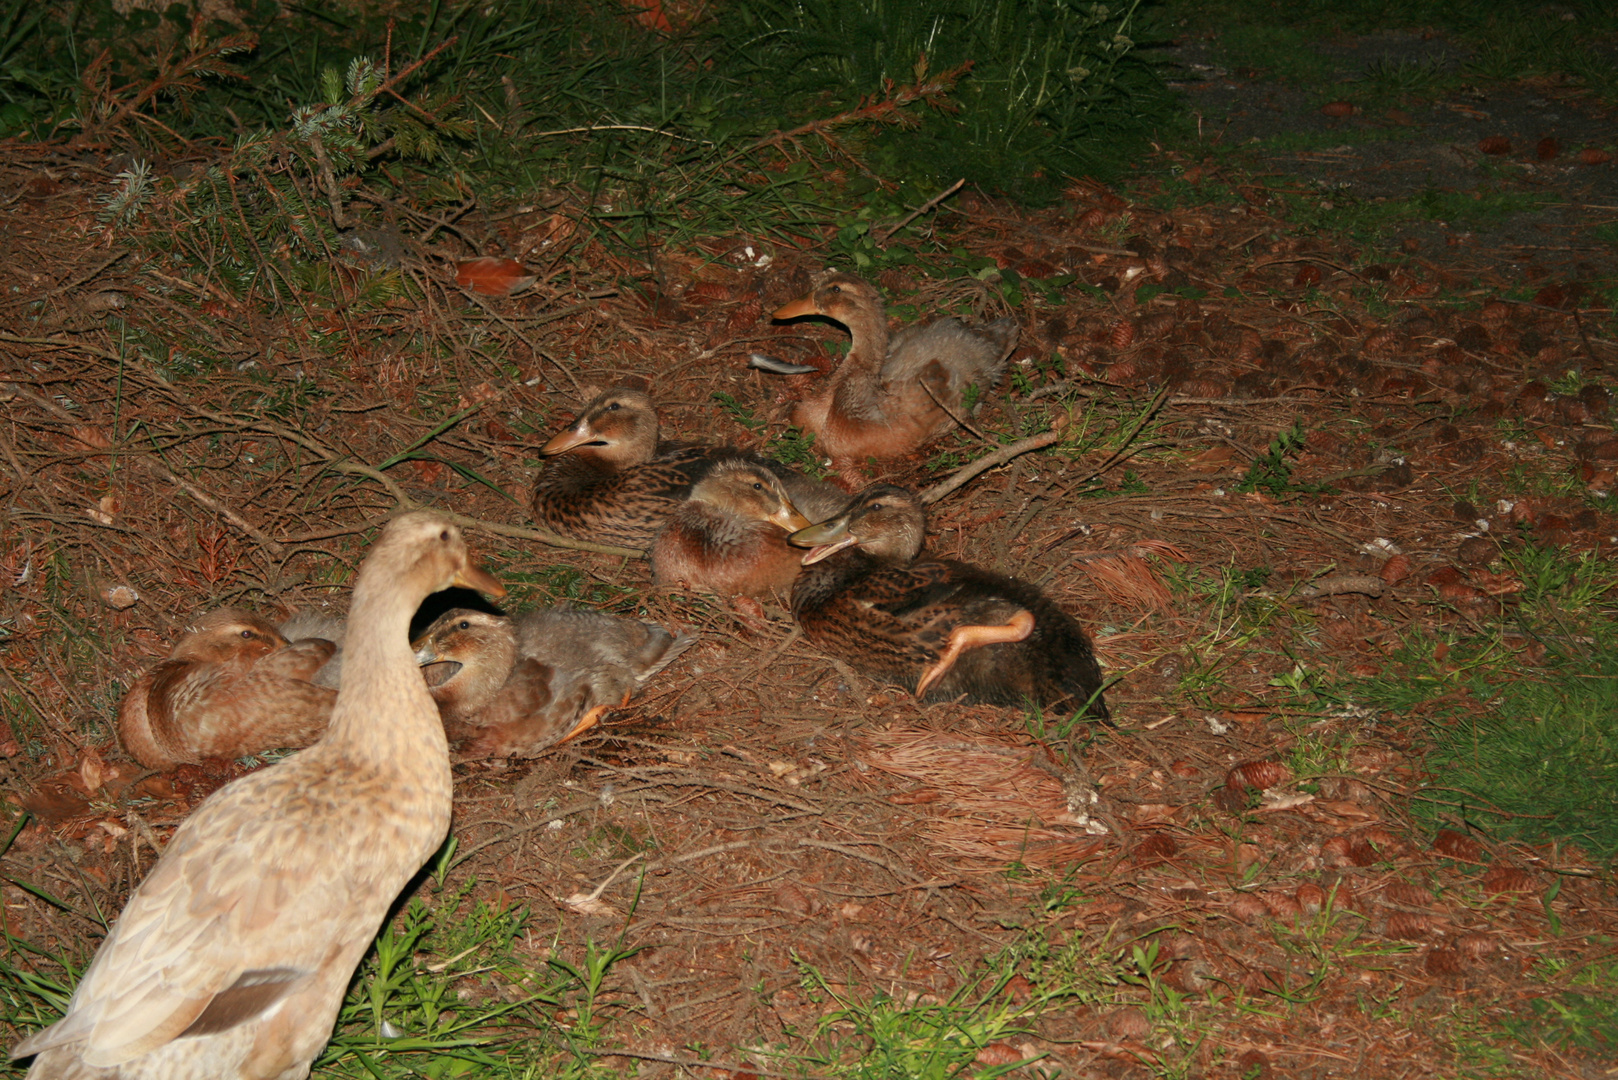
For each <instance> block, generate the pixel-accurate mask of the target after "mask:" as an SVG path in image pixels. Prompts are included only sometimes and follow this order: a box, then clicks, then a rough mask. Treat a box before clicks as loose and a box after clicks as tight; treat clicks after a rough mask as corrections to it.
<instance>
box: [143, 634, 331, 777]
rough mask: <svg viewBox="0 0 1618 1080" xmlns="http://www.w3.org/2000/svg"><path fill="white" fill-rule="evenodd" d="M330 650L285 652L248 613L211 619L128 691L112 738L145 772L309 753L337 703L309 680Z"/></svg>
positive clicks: (321, 644) (301, 644) (290, 648)
mask: <svg viewBox="0 0 1618 1080" xmlns="http://www.w3.org/2000/svg"><path fill="white" fill-rule="evenodd" d="M335 650H336V646H335V645H333V644H332V643H331V642H329V641H314V640H308V641H298V642H296V643H289V642H288V641H287V639H286V638H285V637H284V636H283V635H282V634H281V632H280V631H279V630H277V629H276V628H275V626H274V625H272V624H271V623H270V622H269V621H267V620H265V619H263V618H261V617H260V616H258V615H255V614H253V613H252V612H250V611H243V610H241V609H240V608H220V609H219V610H218V611H210V612H209V613H208V614H206V615H204V616H202V618H200V619H198V620H197V621H196V622H195V623H194V624H193V625H191V626H190V627H188V628H187V629H186V632H185V634H184V635H182V636H181V638H180V640H179V641H177V642H175V645H174V650H173V651H172V652H170V653H169V658H168V659H167V660H164V661H163V662H162V663H160V664H158V665H156V666H155V667H153V668H152V669H151V670H150V671H148V672H146V674H144V675H142V676H141V677H140V678H139V679H137V680H136V681H135V685H133V686H131V687H130V688H129V693H128V694H126V695H125V696H124V700H123V703H122V704H121V705H120V706H119V707H118V739H119V741H120V742H121V743H122V744H123V747H124V749H125V750H126V751H128V752H129V754H130V756H132V757H133V758H134V759H135V760H136V761H139V762H140V763H141V764H142V765H145V766H147V767H148V768H152V769H171V768H173V767H174V766H176V765H179V764H181V763H183V762H197V761H202V760H203V759H204V758H235V757H245V756H247V755H249V754H257V753H260V752H262V751H265V750H273V749H277V748H281V747H299V746H308V745H309V744H310V743H312V742H314V741H315V739H317V738H319V737H320V733H321V732H323V731H325V730H326V722H327V720H328V719H329V718H330V716H331V710H332V704H333V702H334V701H336V697H337V695H336V692H335V691H334V690H332V689H330V688H328V687H324V686H316V685H314V684H313V683H311V682H310V681H309V680H310V678H311V677H312V676H313V675H314V674H315V673H316V672H317V671H319V670H320V669H321V668H322V667H323V666H324V665H325V664H326V661H327V660H328V659H329V658H330V657H331V655H332V653H333V652H334V651H335Z"/></svg>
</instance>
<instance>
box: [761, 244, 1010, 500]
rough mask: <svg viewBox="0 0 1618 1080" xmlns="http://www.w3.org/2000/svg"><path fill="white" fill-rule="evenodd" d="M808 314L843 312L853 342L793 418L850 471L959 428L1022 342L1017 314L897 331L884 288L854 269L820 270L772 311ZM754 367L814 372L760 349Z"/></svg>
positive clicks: (839, 316)
mask: <svg viewBox="0 0 1618 1080" xmlns="http://www.w3.org/2000/svg"><path fill="white" fill-rule="evenodd" d="M807 315H820V316H823V317H825V318H828V319H835V320H836V321H837V322H840V323H842V324H843V325H844V326H846V327H848V332H849V336H850V338H851V339H852V340H851V341H850V343H849V349H848V355H847V356H845V357H844V358H843V361H842V363H840V364H839V365H838V366H837V369H836V370H835V371H833V372H832V373H831V375H830V376H829V377H828V378H827V379H826V381H825V383H824V384H822V385H821V386H820V387H819V388H818V389H817V391H816V392H815V394H814V396H813V397H810V398H807V399H805V400H803V401H800V402H798V404H797V406H796V407H795V408H794V410H793V414H792V422H793V423H794V424H796V425H798V426H799V427H801V428H803V429H804V430H805V431H810V432H813V433H814V435H815V445H816V446H817V447H818V448H819V449H820V450H821V451H822V452H824V453H825V454H827V455H828V456H830V457H831V459H832V462H833V464H834V465H836V466H837V468H838V469H839V470H840V471H842V472H844V473H847V472H848V470H849V468H850V467H851V466H852V465H853V464H855V463H858V462H863V461H864V460H865V459H866V458H878V459H882V458H896V457H903V456H904V455H905V454H908V453H910V452H911V451H913V450H915V449H917V448H918V447H921V446H924V445H926V444H927V443H929V442H931V441H932V440H933V439H936V438H938V437H939V436H940V435H943V434H944V433H945V432H947V431H949V430H950V429H952V428H953V427H955V426H956V418H957V417H960V416H963V415H965V414H966V413H967V412H969V411H971V410H970V407H969V406H968V405H967V394H968V388H969V387H976V388H977V389H976V393H977V394H978V395H979V396H980V397H981V396H982V395H984V394H987V393H988V392H989V391H990V390H992V389H993V388H994V385H995V384H996V383H997V382H999V381H1000V375H1001V373H1002V372H1004V371H1005V367H1006V361H1007V359H1009V358H1010V356H1011V352H1012V350H1013V349H1015V348H1016V347H1017V333H1018V327H1017V321H1016V320H1015V319H1011V318H1005V319H997V320H995V321H994V322H991V323H986V324H984V325H982V326H976V327H969V326H965V325H963V324H962V323H960V322H958V321H956V320H955V319H951V318H938V319H932V320H928V321H925V322H919V323H912V324H911V325H909V326H906V327H903V328H902V329H900V330H897V331H895V332H893V333H891V334H890V333H889V332H888V317H887V310H886V305H885V303H884V302H883V299H882V294H881V293H880V292H878V291H877V289H876V287H875V286H873V285H872V284H870V282H867V281H865V280H863V279H861V278H858V277H855V276H854V275H853V274H843V273H835V272H834V273H827V274H823V275H821V277H819V278H818V279H817V280H816V281H815V283H814V288H813V290H812V291H811V292H810V293H809V295H808V296H805V297H803V298H802V299H799V300H795V301H793V302H792V303H790V304H787V305H786V306H784V307H782V308H780V309H778V310H777V311H776V312H775V315H774V317H775V318H776V319H797V318H802V317H804V316H807ZM753 365H754V366H755V367H760V368H763V369H764V370H767V371H776V372H782V373H787V374H797V373H804V372H808V371H813V370H816V369H814V368H809V367H806V366H804V365H801V364H784V363H782V362H780V361H778V360H773V359H771V358H769V357H765V356H761V355H758V354H755V355H754V358H753ZM951 413H953V414H954V416H951Z"/></svg>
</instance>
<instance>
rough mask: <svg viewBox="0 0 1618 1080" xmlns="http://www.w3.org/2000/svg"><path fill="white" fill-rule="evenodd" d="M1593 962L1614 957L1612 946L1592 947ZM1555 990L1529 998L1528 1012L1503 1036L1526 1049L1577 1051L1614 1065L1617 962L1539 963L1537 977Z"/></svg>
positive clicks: (1507, 1027)
mask: <svg viewBox="0 0 1618 1080" xmlns="http://www.w3.org/2000/svg"><path fill="white" fill-rule="evenodd" d="M1586 947H1587V950H1588V953H1589V955H1592V956H1602V955H1605V956H1610V955H1611V954H1612V948H1613V942H1612V941H1611V940H1610V939H1597V940H1593V941H1590V942H1588V944H1587V946H1586ZM1534 974H1535V976H1536V977H1538V978H1540V979H1542V980H1544V981H1545V982H1546V983H1548V984H1549V985H1550V986H1552V987H1554V988H1555V989H1554V990H1553V992H1551V993H1547V994H1545V995H1544V996H1543V997H1535V998H1530V999H1529V1000H1528V1003H1527V1005H1528V1007H1527V1009H1526V1010H1524V1011H1523V1012H1521V1013H1520V1014H1519V1015H1517V1016H1515V1017H1512V1018H1510V1019H1508V1020H1507V1021H1506V1023H1505V1025H1504V1027H1505V1030H1506V1031H1507V1032H1508V1033H1510V1034H1511V1035H1512V1036H1513V1037H1515V1038H1516V1039H1517V1040H1518V1041H1520V1042H1522V1043H1523V1044H1524V1045H1527V1046H1549V1047H1551V1048H1553V1049H1555V1050H1558V1051H1563V1052H1566V1051H1568V1050H1579V1051H1583V1052H1585V1053H1588V1054H1600V1055H1602V1056H1604V1057H1606V1058H1608V1059H1611V1058H1612V1057H1613V1055H1614V1054H1618V962H1615V961H1613V960H1610V959H1602V960H1594V961H1592V962H1589V963H1585V964H1578V965H1569V964H1567V963H1565V962H1559V961H1549V960H1541V961H1540V962H1539V964H1538V966H1537V968H1536V970H1535V972H1534Z"/></svg>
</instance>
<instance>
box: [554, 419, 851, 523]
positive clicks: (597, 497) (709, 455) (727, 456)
mask: <svg viewBox="0 0 1618 1080" xmlns="http://www.w3.org/2000/svg"><path fill="white" fill-rule="evenodd" d="M540 453H542V454H544V455H545V456H547V457H556V458H557V459H558V460H556V461H553V462H552V463H551V464H549V465H548V466H546V468H545V471H544V472H542V473H541V474H540V477H539V479H538V481H536V482H535V484H534V518H535V519H536V520H538V521H539V522H541V523H542V524H544V525H546V526H547V527H549V528H550V529H552V530H554V531H555V532H557V533H560V534H561V535H563V536H571V537H574V538H575V539H579V540H594V541H596V542H597V543H603V544H617V545H620V546H623V547H630V548H640V549H642V550H644V549H647V548H649V547H651V545H652V541H653V539H654V538H655V537H656V535H657V530H658V529H659V528H661V527H662V525H663V523H664V521H666V520H667V519H668V516H669V515H670V514H671V513H673V512H674V511H675V510H676V509H677V508H678V507H679V506H680V504H682V503H683V502H685V500H686V498H687V497H688V496H690V494H691V489H692V487H693V486H695V485H696V483H697V482H698V481H699V480H701V479H702V478H703V477H704V476H706V475H707V474H708V472H709V471H710V470H711V469H712V468H713V467H714V465H716V464H718V463H719V462H721V461H734V460H743V461H749V462H752V463H754V464H763V465H765V466H766V467H768V468H769V469H770V470H771V471H772V472H774V473H776V475H777V476H778V477H779V478H780V479H781V480H782V482H783V483H784V484H786V485H787V490H788V491H789V492H790V493H791V494H792V497H793V498H794V499H795V500H797V501H798V502H799V504H800V508H802V509H803V510H804V511H805V513H808V514H810V516H811V519H815V520H818V519H817V518H815V514H816V512H817V511H824V515H830V514H832V513H835V512H836V511H837V510H839V509H841V508H842V506H843V505H845V504H846V503H847V502H848V495H847V493H846V492H842V491H840V490H838V489H837V488H835V487H833V486H832V485H830V484H824V483H821V482H819V481H816V480H811V479H810V478H808V477H805V476H802V475H800V474H798V473H795V472H793V471H792V470H791V469H788V468H787V467H786V466H784V465H781V464H780V463H778V462H771V461H768V459H765V458H761V457H759V456H757V455H755V454H750V453H748V452H746V451H742V450H737V449H734V448H732V447H727V446H693V445H689V444H684V443H666V442H662V441H660V440H659V438H658V419H657V409H656V408H655V407H654V406H653V404H652V399H651V398H649V397H648V396H647V395H645V394H643V393H641V392H639V391H636V390H609V391H607V392H606V393H604V394H602V395H600V396H599V397H597V398H596V399H595V400H593V401H591V402H590V403H589V404H588V405H586V406H585V407H584V410H583V411H582V412H580V413H579V418H578V420H576V421H575V422H574V424H573V426H572V427H570V428H568V429H567V430H566V431H564V432H562V433H561V434H559V435H557V436H555V437H554V438H552V439H551V440H550V441H549V442H547V443H546V444H545V445H544V446H543V447H541V448H540Z"/></svg>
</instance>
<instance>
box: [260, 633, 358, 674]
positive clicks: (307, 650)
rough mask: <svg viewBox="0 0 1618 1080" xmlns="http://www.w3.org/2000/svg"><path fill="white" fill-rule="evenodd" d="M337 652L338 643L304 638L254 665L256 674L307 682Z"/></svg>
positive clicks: (283, 647) (262, 658)
mask: <svg viewBox="0 0 1618 1080" xmlns="http://www.w3.org/2000/svg"><path fill="white" fill-rule="evenodd" d="M336 652H337V643H336V642H334V641H329V640H326V639H324V638H304V639H302V640H295V641H293V642H292V644H290V645H283V646H282V647H281V648H279V649H276V650H275V651H274V652H272V653H270V654H269V655H268V656H264V657H261V658H260V659H259V661H258V662H257V663H255V664H254V665H253V671H254V672H255V673H260V672H261V673H263V674H265V675H273V676H278V677H280V678H283V679H302V680H303V681H305V682H307V681H309V680H310V679H312V678H314V675H315V672H317V671H319V670H320V669H321V668H323V667H325V666H326V661H328V660H330V659H331V658H332V656H334V655H335V654H336Z"/></svg>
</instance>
